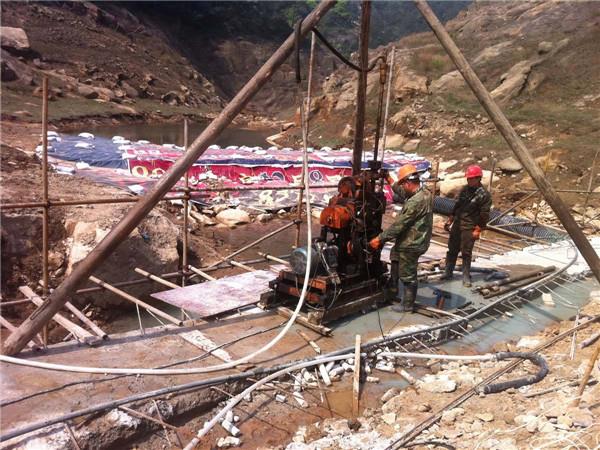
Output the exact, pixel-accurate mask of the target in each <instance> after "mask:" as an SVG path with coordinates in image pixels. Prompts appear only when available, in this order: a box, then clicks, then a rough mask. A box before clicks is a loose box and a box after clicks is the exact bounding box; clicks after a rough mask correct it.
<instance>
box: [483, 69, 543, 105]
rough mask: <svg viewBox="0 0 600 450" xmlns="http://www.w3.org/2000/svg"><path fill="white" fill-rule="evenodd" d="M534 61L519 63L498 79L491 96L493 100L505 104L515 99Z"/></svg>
mask: <svg viewBox="0 0 600 450" xmlns="http://www.w3.org/2000/svg"><path fill="white" fill-rule="evenodd" d="M534 64H535V63H534V61H531V60H528V59H527V60H525V61H520V62H518V63H517V64H515V65H514V66H512V67H511V68H510V69H509V71H508V72H506V73H505V74H503V75H502V76H501V77H500V81H501V83H500V85H499V86H498V87H497V88H496V89H494V90H493V91H492V92H491V94H492V97H494V99H496V100H498V101H500V102H505V101H507V100H510V99H511V98H515V97H517V96H518V95H519V94H520V92H521V91H522V90H523V86H524V85H525V82H526V81H527V77H528V76H529V73H530V72H531V69H532V68H533V66H534Z"/></svg>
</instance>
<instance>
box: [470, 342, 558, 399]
mask: <svg viewBox="0 0 600 450" xmlns="http://www.w3.org/2000/svg"><path fill="white" fill-rule="evenodd" d="M495 357H496V361H503V360H505V359H511V358H520V359H528V360H529V361H531V362H532V363H533V364H535V365H536V366H537V367H539V370H538V371H537V373H535V374H533V375H529V376H526V377H522V378H517V379H516V380H508V381H502V382H500V383H494V384H486V385H485V386H482V387H480V388H478V389H477V392H478V393H481V394H496V393H498V392H502V391H506V390H507V389H510V388H514V389H518V388H520V387H522V386H527V385H530V384H535V383H537V382H539V381H541V380H543V379H544V377H545V376H546V375H548V364H547V363H546V360H545V359H544V358H542V357H541V356H540V355H538V354H537V353H520V352H500V353H496V355H495Z"/></svg>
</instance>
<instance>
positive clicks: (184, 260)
mask: <svg viewBox="0 0 600 450" xmlns="http://www.w3.org/2000/svg"><path fill="white" fill-rule="evenodd" d="M187 148H188V121H187V119H185V120H184V121H183V149H184V151H187ZM189 188H190V177H189V170H186V171H185V197H184V199H183V233H182V235H181V240H182V245H183V249H182V251H181V253H182V254H181V265H182V273H183V275H182V276H181V286H185V271H186V270H187V266H188V239H189V234H188V227H189V221H190V218H189V210H190V202H189V200H190V192H189ZM182 313H183V311H182Z"/></svg>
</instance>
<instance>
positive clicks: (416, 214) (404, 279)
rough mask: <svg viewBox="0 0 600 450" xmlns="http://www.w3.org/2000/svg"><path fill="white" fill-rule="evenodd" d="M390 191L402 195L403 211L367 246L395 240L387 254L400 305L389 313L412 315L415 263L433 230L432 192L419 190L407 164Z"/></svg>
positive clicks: (419, 184) (418, 181) (415, 282)
mask: <svg viewBox="0 0 600 450" xmlns="http://www.w3.org/2000/svg"><path fill="white" fill-rule="evenodd" d="M392 188H393V189H394V192H396V193H397V194H401V195H400V197H404V198H406V202H405V204H404V207H403V208H402V211H401V212H400V214H398V216H397V217H396V220H395V222H394V223H393V224H392V225H391V226H390V227H389V228H388V229H387V230H385V231H383V232H382V233H381V234H380V235H379V236H377V237H376V238H374V239H372V240H371V241H370V242H369V245H370V246H371V248H374V249H378V248H381V247H382V246H383V244H384V243H385V242H386V241H391V240H394V239H395V241H396V242H395V244H394V247H393V248H392V251H391V252H390V260H391V262H392V267H391V277H392V282H393V283H394V284H395V285H396V286H398V292H397V296H396V299H397V300H398V301H400V302H401V304H400V305H398V306H394V307H393V308H392V309H393V310H394V311H396V312H406V311H410V312H414V308H415V300H416V298H417V287H418V285H417V263H418V261H419V256H421V255H422V254H423V253H425V252H426V251H427V249H428V248H429V241H430V240H431V232H432V228H433V208H432V202H431V192H429V191H428V190H427V188H425V187H424V186H421V182H420V180H419V174H418V173H417V168H416V167H415V166H413V165H410V164H409V165H406V166H402V167H401V168H400V169H399V170H398V182H397V183H394V185H393V186H392ZM400 191H402V192H400ZM400 296H401V297H400Z"/></svg>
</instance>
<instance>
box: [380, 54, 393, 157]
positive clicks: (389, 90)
mask: <svg viewBox="0 0 600 450" xmlns="http://www.w3.org/2000/svg"><path fill="white" fill-rule="evenodd" d="M395 54H396V47H392V56H391V60H390V66H389V74H388V85H387V95H386V99H385V114H384V115H383V132H382V141H381V167H383V161H384V159H385V144H386V140H387V122H388V116H389V113H390V96H391V95H392V78H394V56H395Z"/></svg>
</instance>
